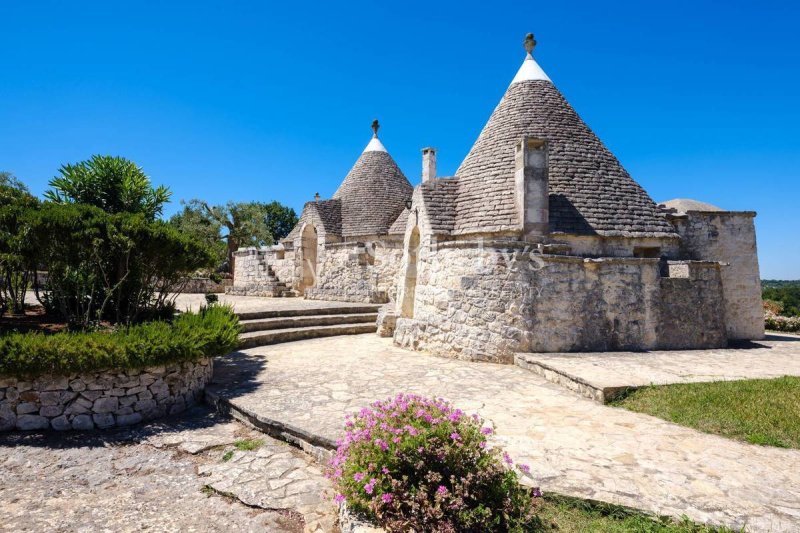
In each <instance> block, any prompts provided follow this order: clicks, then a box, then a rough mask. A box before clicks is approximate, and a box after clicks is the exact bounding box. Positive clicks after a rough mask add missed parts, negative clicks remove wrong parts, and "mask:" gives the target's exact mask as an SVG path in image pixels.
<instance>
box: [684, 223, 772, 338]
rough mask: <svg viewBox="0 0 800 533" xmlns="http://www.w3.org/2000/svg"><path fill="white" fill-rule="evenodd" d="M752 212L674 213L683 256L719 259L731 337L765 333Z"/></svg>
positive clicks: (751, 336)
mask: <svg viewBox="0 0 800 533" xmlns="http://www.w3.org/2000/svg"><path fill="white" fill-rule="evenodd" d="M754 218H755V213H753V212H731V211H713V212H699V211H689V212H688V213H687V214H686V215H683V216H675V217H672V223H673V225H674V226H675V228H676V230H677V231H678V233H679V234H680V235H681V247H682V249H681V251H682V255H683V257H686V258H688V259H696V260H703V261H720V262H722V263H723V265H722V269H721V277H722V287H723V294H724V298H725V300H724V301H725V304H724V306H725V320H726V325H727V334H728V338H730V339H761V338H763V337H764V311H763V308H762V303H761V276H760V273H759V269H758V254H757V248H756V231H755V225H754V223H753V221H754Z"/></svg>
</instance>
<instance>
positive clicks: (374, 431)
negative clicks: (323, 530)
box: [328, 394, 542, 532]
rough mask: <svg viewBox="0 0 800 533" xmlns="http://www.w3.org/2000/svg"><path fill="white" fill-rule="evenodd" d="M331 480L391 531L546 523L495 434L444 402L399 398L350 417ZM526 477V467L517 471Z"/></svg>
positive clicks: (341, 494) (340, 494)
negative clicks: (494, 445) (491, 440)
mask: <svg viewBox="0 0 800 533" xmlns="http://www.w3.org/2000/svg"><path fill="white" fill-rule="evenodd" d="M345 426H346V434H345V437H344V439H342V440H341V441H339V443H338V448H337V450H336V454H335V456H334V457H333V459H332V460H331V463H330V467H329V471H328V475H329V476H330V477H331V479H332V480H333V481H334V484H335V485H336V489H337V495H336V500H337V501H338V502H342V501H346V502H347V504H348V506H349V507H350V508H351V509H352V510H353V511H355V512H357V513H362V514H364V515H365V516H366V517H367V518H370V519H372V520H373V521H375V522H376V523H378V524H379V525H380V526H382V527H384V528H385V529H386V530H388V531H392V532H394V531H410V530H414V531H440V532H455V531H459V532H461V531H463V532H478V531H480V532H483V531H514V532H521V531H535V530H538V529H540V528H541V526H542V525H541V522H540V520H539V519H538V518H537V516H536V514H535V513H534V509H533V503H532V499H531V498H532V495H531V493H530V492H529V491H527V490H526V489H524V488H523V487H522V486H520V484H519V477H518V473H517V471H516V470H515V469H514V467H513V466H512V465H513V461H512V459H511V458H510V457H508V455H507V454H501V453H500V452H499V451H498V450H495V449H490V448H488V446H487V443H486V437H487V435H489V434H491V433H492V430H491V429H490V428H487V427H483V420H481V419H480V418H479V417H478V416H477V415H472V416H468V415H466V414H465V413H464V412H463V411H461V410H460V409H455V408H454V407H453V406H452V405H450V404H449V403H448V402H446V401H444V400H441V399H428V398H424V397H421V396H417V395H413V394H399V395H397V396H396V397H395V398H390V399H388V400H386V401H383V402H375V403H373V404H372V406H371V408H364V409H362V410H361V412H360V413H358V415H356V416H355V417H348V419H347V421H346V424H345ZM516 468H517V469H519V470H520V471H521V472H525V473H527V472H528V471H529V469H528V467H527V466H526V465H516Z"/></svg>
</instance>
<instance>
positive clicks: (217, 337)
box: [0, 305, 240, 377]
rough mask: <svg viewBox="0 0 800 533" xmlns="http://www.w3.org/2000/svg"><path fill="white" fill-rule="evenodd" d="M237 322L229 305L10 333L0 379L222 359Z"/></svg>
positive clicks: (1, 354) (0, 359)
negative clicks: (119, 322) (122, 322)
mask: <svg viewBox="0 0 800 533" xmlns="http://www.w3.org/2000/svg"><path fill="white" fill-rule="evenodd" d="M239 330H240V327H239V320H238V318H237V316H236V315H235V314H234V313H233V310H232V309H231V308H230V307H228V306H216V305H215V306H211V307H206V308H203V309H201V310H200V312H199V313H185V314H182V315H180V316H178V317H177V318H175V319H174V320H173V321H172V322H163V321H162V322H149V323H146V324H138V325H134V326H127V327H121V328H119V329H117V330H114V331H94V332H77V333H73V332H65V333H56V334H53V335H45V334H42V333H10V334H7V335H4V336H2V337H0V375H11V376H19V377H33V376H36V375H41V374H70V373H75V372H86V371H93V370H105V369H114V368H144V367H147V366H153V365H163V364H168V363H177V362H183V361H196V360H198V359H201V358H203V357H214V356H219V355H223V354H226V353H228V352H230V351H231V350H233V349H235V348H236V345H237V342H238V335H239Z"/></svg>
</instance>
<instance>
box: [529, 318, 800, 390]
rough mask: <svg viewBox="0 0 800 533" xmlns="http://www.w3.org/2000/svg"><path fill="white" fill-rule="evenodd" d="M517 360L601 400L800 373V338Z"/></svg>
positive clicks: (533, 356) (542, 355)
mask: <svg viewBox="0 0 800 533" xmlns="http://www.w3.org/2000/svg"><path fill="white" fill-rule="evenodd" d="M515 359H516V362H517V364H518V365H519V366H522V367H523V368H527V369H529V370H531V371H533V372H535V373H536V374H538V375H540V376H542V377H544V378H545V379H547V380H548V381H551V382H553V383H558V384H561V385H563V386H564V387H567V388H569V389H571V390H574V391H576V392H579V393H581V394H583V395H585V396H587V397H594V398H596V399H598V400H599V401H603V400H604V399H609V398H608V396H613V394H615V393H616V392H617V391H621V390H625V389H629V388H632V387H642V386H647V385H666V384H669V383H692V382H701V381H730V380H737V379H763V378H776V377H781V376H787V375H789V376H800V337H797V336H794V335H781V334H770V335H767V337H766V339H764V340H760V341H754V342H746V343H740V344H738V345H737V346H736V347H735V348H729V349H720V350H688V351H654V352H607V353H596V352H592V353H525V354H517V356H516V358H515ZM598 391H599V392H600V394H598Z"/></svg>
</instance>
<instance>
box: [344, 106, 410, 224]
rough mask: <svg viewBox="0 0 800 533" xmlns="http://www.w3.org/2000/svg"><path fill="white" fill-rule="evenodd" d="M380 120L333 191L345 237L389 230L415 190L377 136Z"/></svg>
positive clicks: (374, 125) (374, 124)
mask: <svg viewBox="0 0 800 533" xmlns="http://www.w3.org/2000/svg"><path fill="white" fill-rule="evenodd" d="M377 122H378V121H377V120H376V121H375V122H374V123H373V131H374V134H373V137H372V140H371V141H370V142H369V144H368V145H367V147H366V148H365V149H364V152H363V153H362V154H361V156H359V158H358V160H356V163H355V165H353V168H352V169H350V172H348V173H347V176H346V177H345V178H344V181H343V182H342V184H341V185H339V188H338V189H337V190H336V193H334V195H333V198H334V199H339V200H341V204H342V206H341V209H342V236H343V237H354V236H361V235H384V234H386V233H388V231H389V227H390V226H391V225H392V222H394V221H395V220H396V219H397V217H398V216H399V215H400V212H401V211H403V209H405V202H406V200H408V199H410V198H411V193H412V192H413V190H414V188H413V187H412V186H411V183H409V181H408V179H406V177H405V175H404V174H403V172H402V171H401V170H400V168H399V167H398V166H397V163H395V161H394V159H392V156H391V155H389V152H387V151H386V148H385V147H384V146H383V143H381V141H380V140H379V139H378V128H379V127H380V126H379V125H378V123H377Z"/></svg>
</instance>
